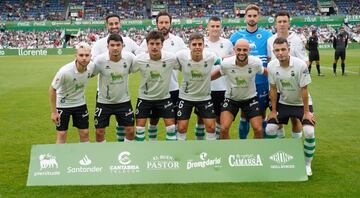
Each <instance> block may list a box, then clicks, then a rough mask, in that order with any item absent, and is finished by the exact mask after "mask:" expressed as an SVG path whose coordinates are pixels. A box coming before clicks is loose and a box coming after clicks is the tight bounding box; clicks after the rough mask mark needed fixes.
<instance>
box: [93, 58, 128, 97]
mask: <svg viewBox="0 0 360 198" xmlns="http://www.w3.org/2000/svg"><path fill="white" fill-rule="evenodd" d="M121 56H122V57H121V59H120V60H119V61H118V62H113V61H111V60H110V57H109V52H105V53H103V54H101V55H99V56H97V57H96V58H95V62H94V64H95V68H94V75H97V74H100V75H99V83H98V90H99V92H98V99H97V102H99V103H102V104H118V103H123V102H127V101H129V100H130V95H129V89H128V75H129V73H130V69H131V64H132V61H133V59H134V57H135V56H134V55H133V54H131V53H129V52H125V51H122V52H121Z"/></svg>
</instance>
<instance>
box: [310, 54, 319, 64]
mask: <svg viewBox="0 0 360 198" xmlns="http://www.w3.org/2000/svg"><path fill="white" fill-rule="evenodd" d="M319 60H320V56H319V51H309V61H310V62H312V61H319Z"/></svg>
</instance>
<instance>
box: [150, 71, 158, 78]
mask: <svg viewBox="0 0 360 198" xmlns="http://www.w3.org/2000/svg"><path fill="white" fill-rule="evenodd" d="M160 77H161V75H160V72H158V71H150V78H151V79H152V80H154V79H159V78H160Z"/></svg>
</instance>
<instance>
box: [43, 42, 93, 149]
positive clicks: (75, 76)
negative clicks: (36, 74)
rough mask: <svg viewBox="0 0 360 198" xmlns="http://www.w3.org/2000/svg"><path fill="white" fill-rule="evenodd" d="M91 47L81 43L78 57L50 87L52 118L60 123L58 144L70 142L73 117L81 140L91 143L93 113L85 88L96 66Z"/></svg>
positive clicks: (57, 125) (57, 126)
mask: <svg viewBox="0 0 360 198" xmlns="http://www.w3.org/2000/svg"><path fill="white" fill-rule="evenodd" d="M90 59H91V47H90V46H89V45H88V44H86V43H80V44H79V45H78V46H77V47H76V59H75V60H74V61H72V62H71V63H69V64H67V65H65V66H63V67H61V68H60V70H59V71H58V72H57V73H56V76H55V77H54V80H53V81H52V83H51V86H50V87H49V98H50V107H51V120H52V121H53V122H54V123H55V124H56V131H57V138H56V143H57V144H64V143H66V136H67V130H68V125H69V121H70V116H72V119H73V126H74V127H77V128H78V130H79V136H80V142H89V113H88V110H87V107H86V103H85V87H86V84H87V82H88V79H89V78H90V77H91V75H92V73H93V69H94V65H93V63H91V62H90Z"/></svg>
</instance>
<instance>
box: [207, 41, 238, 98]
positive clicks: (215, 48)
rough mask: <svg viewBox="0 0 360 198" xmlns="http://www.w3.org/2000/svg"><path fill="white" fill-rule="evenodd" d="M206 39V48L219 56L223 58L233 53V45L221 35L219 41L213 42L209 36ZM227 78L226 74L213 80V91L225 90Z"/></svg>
mask: <svg viewBox="0 0 360 198" xmlns="http://www.w3.org/2000/svg"><path fill="white" fill-rule="evenodd" d="M204 40H205V49H208V50H209V51H212V52H214V53H215V54H216V55H217V56H219V57H221V58H223V57H225V56H229V55H231V54H233V45H232V43H231V42H230V41H229V40H228V39H225V38H222V37H220V38H219V40H218V41H216V42H211V41H210V40H209V39H208V37H206V38H205V39H204ZM225 78H226V77H225V76H222V77H220V78H218V79H216V80H213V81H211V91H225V90H226V81H225Z"/></svg>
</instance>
